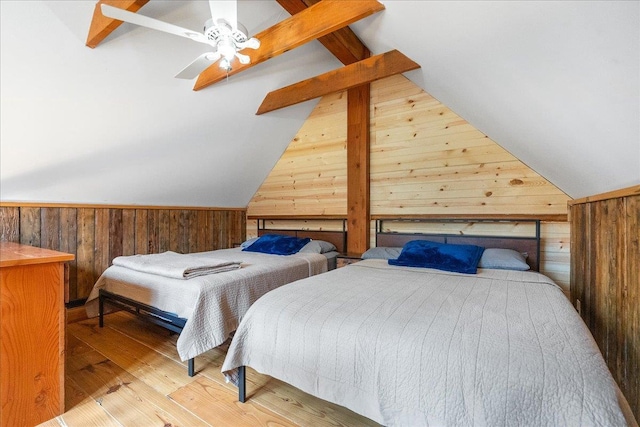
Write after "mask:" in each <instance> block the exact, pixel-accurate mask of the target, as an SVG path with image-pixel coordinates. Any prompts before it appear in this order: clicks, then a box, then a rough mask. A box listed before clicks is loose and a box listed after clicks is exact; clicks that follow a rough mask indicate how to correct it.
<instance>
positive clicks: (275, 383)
mask: <svg viewBox="0 0 640 427" xmlns="http://www.w3.org/2000/svg"><path fill="white" fill-rule="evenodd" d="M105 322H106V323H105V325H106V324H107V323H108V325H109V326H110V327H112V328H114V329H115V330H117V331H119V332H121V333H123V334H125V335H127V336H129V337H131V338H133V339H135V340H137V341H140V342H142V343H144V344H146V345H148V346H149V347H151V348H154V349H158V350H159V351H161V352H163V354H165V355H166V356H167V357H171V358H173V359H174V360H176V361H179V360H180V358H179V356H178V353H177V350H176V348H175V344H171V343H172V342H173V343H175V340H176V339H177V338H176V337H175V335H174V336H173V337H169V338H167V331H166V330H165V329H162V328H160V327H159V326H156V325H149V323H147V322H145V321H144V320H141V319H138V318H134V317H133V316H131V315H130V314H128V313H126V312H118V313H113V314H110V315H109V316H108V317H107V318H106V320H105ZM154 329H155V330H154ZM227 348H228V344H223V345H222V346H220V347H218V348H215V349H212V350H209V351H208V352H206V353H204V354H203V355H201V356H198V357H196V371H197V372H198V373H199V374H201V375H203V376H206V377H207V378H209V379H211V380H213V381H215V382H217V383H218V384H220V385H221V386H222V387H224V388H225V389H227V390H229V391H231V392H232V393H233V395H234V396H235V398H234V399H235V400H234V401H236V400H237V393H238V389H237V388H236V387H235V386H232V385H230V384H227V382H226V381H225V379H224V376H223V375H222V373H221V372H220V368H221V367H222V363H223V361H224V357H225V355H226V350H227ZM247 389H248V391H247V393H248V394H247V396H248V397H249V398H250V401H251V402H255V403H258V404H260V405H262V406H264V407H265V408H270V409H271V410H274V411H275V412H277V413H279V414H281V415H283V416H284V417H285V418H286V419H289V420H291V421H293V422H294V423H296V424H297V425H312V426H333V427H335V426H352V425H371V426H377V425H378V424H377V423H374V422H373V421H371V420H369V419H368V418H365V417H362V416H360V415H358V414H356V413H354V412H352V411H349V410H346V409H345V408H343V407H340V406H338V405H335V404H332V403H330V402H327V401H324V400H321V399H317V398H315V397H313V396H311V395H309V394H307V393H304V392H303V391H300V390H298V389H296V388H294V387H291V386H290V385H288V384H286V383H284V382H282V381H279V380H277V379H273V378H271V377H269V376H266V375H261V374H259V373H257V372H255V371H254V370H253V369H247ZM274 408H277V409H274Z"/></svg>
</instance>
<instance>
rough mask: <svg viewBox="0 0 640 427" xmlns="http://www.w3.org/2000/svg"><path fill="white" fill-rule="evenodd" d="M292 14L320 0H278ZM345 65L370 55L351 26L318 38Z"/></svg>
mask: <svg viewBox="0 0 640 427" xmlns="http://www.w3.org/2000/svg"><path fill="white" fill-rule="evenodd" d="M276 1H277V2H278V3H279V4H280V6H282V7H283V8H284V9H285V10H286V11H287V12H289V13H290V14H291V15H295V14H296V13H300V12H302V11H303V10H305V9H306V8H308V7H310V6H313V5H314V4H316V3H318V2H319V1H320V0H276ZM318 41H319V42H320V43H322V45H323V46H324V47H326V48H327V50H329V52H331V53H332V54H333V55H334V56H335V57H336V58H338V60H340V62H342V63H343V64H344V65H349V64H353V63H354V62H358V61H361V60H363V59H365V58H368V57H369V55H370V54H369V49H368V48H367V47H366V46H365V45H364V43H362V41H361V40H360V39H359V38H358V36H356V34H355V33H354V32H353V30H352V29H351V28H349V27H344V28H340V29H339V30H336V31H334V32H333V33H330V34H327V35H326V36H322V37H320V38H318Z"/></svg>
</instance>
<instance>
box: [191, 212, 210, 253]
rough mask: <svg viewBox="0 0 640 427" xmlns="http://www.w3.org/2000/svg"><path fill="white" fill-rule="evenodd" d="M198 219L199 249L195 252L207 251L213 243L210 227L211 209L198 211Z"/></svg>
mask: <svg viewBox="0 0 640 427" xmlns="http://www.w3.org/2000/svg"><path fill="white" fill-rule="evenodd" d="M196 221H197V233H196V238H197V241H198V243H197V250H196V251H195V252H203V251H206V250H207V248H208V247H210V246H209V245H210V243H211V230H210V229H209V211H198V212H197V213H196Z"/></svg>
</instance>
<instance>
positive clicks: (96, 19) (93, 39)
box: [86, 0, 149, 49]
mask: <svg viewBox="0 0 640 427" xmlns="http://www.w3.org/2000/svg"><path fill="white" fill-rule="evenodd" d="M148 2H149V0H100V1H99V2H98V3H96V7H95V9H93V18H92V19H91V26H90V27H89V35H88V36H87V43H86V45H87V46H89V47H90V48H92V49H93V48H94V47H96V46H98V44H99V43H100V42H101V41H102V40H104V39H105V38H107V36H109V34H111V33H112V32H113V31H114V30H115V29H116V28H118V27H119V26H120V24H122V21H118V20H117V19H112V18H107V17H106V16H104V15H103V14H102V10H101V9H100V5H101V4H103V3H104V4H108V5H110V6H114V7H119V8H120V9H126V10H128V11H129V12H137V11H138V10H140V8H141V7H142V6H144V5H145V4H147V3H148Z"/></svg>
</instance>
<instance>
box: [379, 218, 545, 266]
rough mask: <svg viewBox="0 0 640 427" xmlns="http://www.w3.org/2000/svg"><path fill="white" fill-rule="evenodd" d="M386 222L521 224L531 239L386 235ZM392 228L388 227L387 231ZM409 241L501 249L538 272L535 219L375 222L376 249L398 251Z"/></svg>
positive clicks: (416, 233) (462, 235) (411, 234)
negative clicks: (531, 231) (513, 253)
mask: <svg viewBox="0 0 640 427" xmlns="http://www.w3.org/2000/svg"><path fill="white" fill-rule="evenodd" d="M389 222H396V223H400V222H402V223H414V224H419V223H432V224H433V223H459V224H461V225H463V224H473V223H480V222H482V223H505V224H522V223H527V224H530V225H532V226H533V227H532V228H534V234H533V235H532V236H508V235H503V234H501V235H499V236H495V235H472V234H463V233H458V234H447V233H431V232H408V233H407V232H396V231H389V227H385V225H386V224H387V223H389ZM391 228H392V227H391ZM411 240H430V241H433V242H438V243H451V244H465V245H477V246H482V247H484V248H505V249H513V250H515V251H518V252H521V253H526V254H527V264H529V266H530V267H531V270H533V271H539V269H540V220H538V219H518V220H515V219H507V220H505V219H485V218H483V219H473V218H468V219H458V218H456V219H441V218H438V219H430V218H425V219H415V218H412V219H402V218H394V219H384V220H383V219H378V220H376V246H387V247H402V246H404V244H405V243H407V242H408V241H411Z"/></svg>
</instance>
